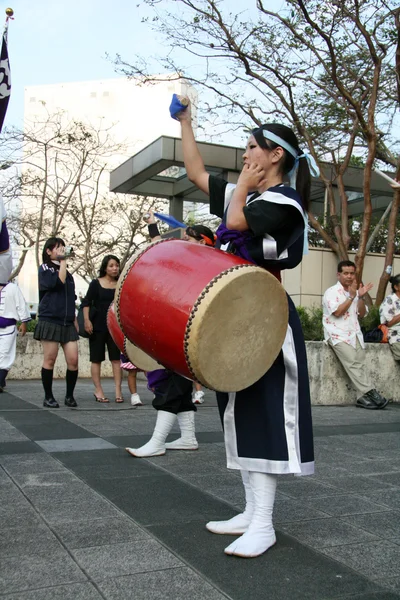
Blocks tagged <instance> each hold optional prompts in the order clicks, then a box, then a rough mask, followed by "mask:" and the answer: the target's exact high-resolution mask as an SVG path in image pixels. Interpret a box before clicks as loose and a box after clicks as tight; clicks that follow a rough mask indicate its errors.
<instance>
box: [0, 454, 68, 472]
mask: <svg viewBox="0 0 400 600" xmlns="http://www.w3.org/2000/svg"><path fill="white" fill-rule="evenodd" d="M0 464H1V465H2V466H3V467H4V469H6V471H7V472H9V473H11V475H16V474H20V473H29V474H32V473H49V472H52V471H64V470H65V469H64V467H63V466H62V465H61V464H60V463H59V462H58V461H56V460H53V459H52V458H51V456H49V455H48V454H45V453H44V452H39V453H37V454H36V453H35V454H23V455H20V454H10V455H7V456H0Z"/></svg>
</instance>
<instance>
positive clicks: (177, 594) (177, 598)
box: [99, 567, 226, 600]
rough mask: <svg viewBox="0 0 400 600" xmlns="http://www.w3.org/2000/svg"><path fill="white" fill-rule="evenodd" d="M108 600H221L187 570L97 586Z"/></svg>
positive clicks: (141, 575)
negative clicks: (128, 599) (133, 599)
mask: <svg viewBox="0 0 400 600" xmlns="http://www.w3.org/2000/svg"><path fill="white" fill-rule="evenodd" d="M99 588H100V590H101V591H102V592H103V593H104V594H105V595H106V597H107V599H108V600H127V598H135V599H136V600H139V599H143V600H144V599H146V600H188V599H190V600H223V599H224V598H225V599H226V596H225V595H222V594H220V593H219V592H218V591H217V590H216V589H214V588H213V587H212V586H211V585H210V584H209V583H207V582H206V581H204V580H203V579H202V578H201V577H199V575H197V573H195V572H194V571H192V570H191V569H189V568H187V567H180V568H175V569H168V570H167V571H152V572H151V573H138V574H137V575H128V576H126V577H119V578H116V579H107V580H105V581H101V582H100V583H99Z"/></svg>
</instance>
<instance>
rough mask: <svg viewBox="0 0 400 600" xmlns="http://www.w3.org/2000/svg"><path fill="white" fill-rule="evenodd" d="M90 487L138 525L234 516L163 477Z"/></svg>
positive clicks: (193, 490)
mask: <svg viewBox="0 0 400 600" xmlns="http://www.w3.org/2000/svg"><path fill="white" fill-rule="evenodd" d="M131 460H140V459H133V458H132V459H131ZM92 486H93V487H94V489H96V490H97V491H99V492H100V493H101V494H102V495H104V496H106V497H107V498H108V499H109V500H111V502H113V503H114V504H115V505H116V506H118V507H119V508H120V509H121V510H123V511H124V512H125V513H126V514H127V515H129V516H131V517H132V518H133V519H134V520H135V521H137V522H138V523H139V524H140V525H142V526H145V525H149V524H155V523H169V524H170V526H172V527H174V526H175V524H176V523H182V522H184V521H192V520H199V521H201V522H202V523H206V522H207V521H209V520H210V518H213V519H229V518H231V517H233V516H234V515H235V514H237V510H233V509H231V508H230V507H229V506H228V505H226V504H223V503H222V502H220V501H219V500H217V499H216V498H213V497H212V496H210V495H209V494H204V493H203V492H201V491H199V490H197V489H196V488H194V487H193V486H188V485H186V484H185V483H184V482H182V481H180V480H179V479H176V478H175V477H172V476H171V475H168V474H165V475H163V476H159V475H157V476H155V477H150V476H149V477H143V478H135V479H134V478H129V479H127V478H125V479H108V480H107V479H98V480H97V481H94V480H92Z"/></svg>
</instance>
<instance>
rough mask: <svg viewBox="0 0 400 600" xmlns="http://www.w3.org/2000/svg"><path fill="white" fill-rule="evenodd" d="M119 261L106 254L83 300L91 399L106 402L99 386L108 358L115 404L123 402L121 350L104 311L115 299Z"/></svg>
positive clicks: (106, 399)
mask: <svg viewBox="0 0 400 600" xmlns="http://www.w3.org/2000/svg"><path fill="white" fill-rule="evenodd" d="M119 270H120V264H119V259H118V258H117V257H116V256H114V255H113V254H107V256H105V257H104V258H103V261H102V263H101V266H100V270H99V277H98V278H97V279H93V281H91V282H90V285H89V289H88V291H87V294H86V296H85V297H84V299H83V300H82V306H83V316H84V320H85V331H86V332H87V333H88V334H89V352H90V362H91V363H92V366H91V374H92V379H93V383H94V397H95V398H96V401H97V402H102V403H108V402H109V400H108V398H107V397H106V396H105V395H104V391H103V388H102V386H101V363H102V362H103V361H104V360H105V358H106V354H105V351H106V346H107V350H108V358H109V360H110V361H111V364H112V370H113V376H114V383H115V402H118V403H119V402H123V401H124V399H123V397H122V391H121V382H122V371H121V365H120V351H119V349H118V347H117V346H116V344H115V342H114V340H113V339H112V337H111V334H110V332H109V331H108V328H107V311H108V309H109V307H110V304H111V303H112V302H113V300H114V294H115V288H116V286H117V281H118V277H119ZM91 308H92V309H94V311H93V312H94V317H92V319H93V320H91V319H90V316H89V313H90V309H91Z"/></svg>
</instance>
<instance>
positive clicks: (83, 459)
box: [53, 447, 143, 467]
mask: <svg viewBox="0 0 400 600" xmlns="http://www.w3.org/2000/svg"><path fill="white" fill-rule="evenodd" d="M53 456H54V458H57V460H59V461H60V462H61V463H63V464H64V465H65V466H66V467H73V466H76V465H82V466H85V465H88V466H91V465H96V466H97V465H99V466H101V465H119V464H120V463H121V458H124V459H129V456H128V454H127V453H126V452H125V451H124V450H122V449H121V448H115V447H113V448H109V449H107V450H97V451H96V452H92V451H84V450H83V451H82V452H61V453H60V454H57V453H55V454H53ZM139 462H143V461H139Z"/></svg>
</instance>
